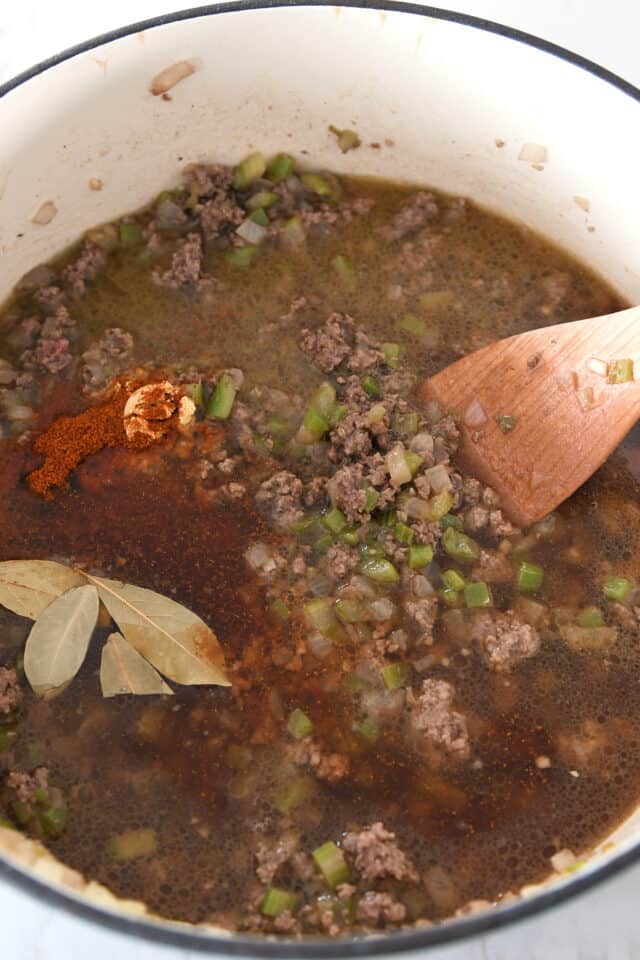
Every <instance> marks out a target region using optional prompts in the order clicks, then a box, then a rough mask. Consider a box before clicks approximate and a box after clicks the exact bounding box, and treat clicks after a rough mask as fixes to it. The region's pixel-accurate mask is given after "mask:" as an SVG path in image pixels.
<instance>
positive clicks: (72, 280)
mask: <svg viewBox="0 0 640 960" xmlns="http://www.w3.org/2000/svg"><path fill="white" fill-rule="evenodd" d="M105 263H106V257H105V254H104V251H103V250H102V249H101V248H100V247H98V246H97V245H96V244H95V243H91V242H89V241H87V242H86V243H85V244H84V246H83V247H82V250H81V251H80V255H79V256H78V259H77V260H74V262H73V263H70V264H68V266H66V267H65V268H64V270H63V271H62V278H63V280H64V282H65V285H66V286H67V288H68V289H69V290H70V292H71V294H72V295H73V296H74V297H81V296H83V294H85V293H86V292H87V283H90V282H91V281H93V280H95V278H96V277H97V276H98V274H99V273H100V271H101V270H102V268H103V267H104V265H105Z"/></svg>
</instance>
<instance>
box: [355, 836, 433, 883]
mask: <svg viewBox="0 0 640 960" xmlns="http://www.w3.org/2000/svg"><path fill="white" fill-rule="evenodd" d="M342 846H343V848H344V849H345V850H346V852H347V853H348V854H350V856H351V857H353V861H354V864H355V868H356V870H357V871H358V873H359V874H360V876H361V878H362V879H363V880H378V879H381V878H382V877H393V878H394V879H395V880H399V881H401V882H411V883H416V882H417V881H418V871H417V870H416V868H415V867H414V866H413V864H412V863H411V861H410V860H409V858H408V857H407V856H406V854H405V853H403V851H402V850H401V849H400V847H399V846H398V845H397V843H396V835H395V833H393V832H392V831H391V830H386V829H385V827H384V825H383V824H382V823H380V822H379V821H377V822H376V823H372V824H371V826H370V827H365V829H364V830H359V831H351V832H349V833H347V834H345V837H344V840H343V841H342Z"/></svg>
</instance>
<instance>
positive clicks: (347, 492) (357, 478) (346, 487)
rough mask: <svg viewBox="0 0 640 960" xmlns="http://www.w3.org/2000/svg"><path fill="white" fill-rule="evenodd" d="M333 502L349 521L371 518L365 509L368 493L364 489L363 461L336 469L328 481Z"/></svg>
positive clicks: (328, 488)
mask: <svg viewBox="0 0 640 960" xmlns="http://www.w3.org/2000/svg"><path fill="white" fill-rule="evenodd" d="M327 491H328V493H329V496H330V497H331V500H332V502H333V504H334V505H335V506H336V507H338V509H339V510H342V512H343V513H344V515H345V516H346V518H347V520H348V521H349V523H352V524H353V523H355V524H358V523H364V522H365V521H366V520H368V519H369V514H368V513H367V511H366V510H365V504H366V502H367V493H366V490H365V489H364V470H363V468H362V464H361V463H353V464H349V465H347V466H344V467H341V468H340V469H339V470H336V472H335V473H334V475H333V476H332V477H331V479H330V480H329V482H328V483H327Z"/></svg>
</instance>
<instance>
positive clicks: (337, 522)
mask: <svg viewBox="0 0 640 960" xmlns="http://www.w3.org/2000/svg"><path fill="white" fill-rule="evenodd" d="M322 523H323V524H324V525H325V527H326V528H327V530H329V531H330V532H331V533H334V534H335V535H336V536H337V535H338V534H339V533H341V532H342V531H343V530H344V528H345V527H346V525H347V518H346V517H345V515H344V513H343V512H342V510H338V508H337V507H331V509H330V510H328V511H327V512H326V513H325V515H324V516H323V518H322Z"/></svg>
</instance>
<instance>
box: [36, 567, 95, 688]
mask: <svg viewBox="0 0 640 960" xmlns="http://www.w3.org/2000/svg"><path fill="white" fill-rule="evenodd" d="M98 608H99V600H98V591H97V590H96V588H95V586H93V585H91V584H85V585H84V586H81V587H73V588H72V589H71V590H68V591H67V592H66V593H63V594H62V596H61V597H58V598H57V599H56V600H53V602H52V603H50V604H49V606H48V607H47V608H46V609H45V611H44V613H42V615H41V616H40V617H39V618H38V620H36V622H35V623H34V625H33V627H32V628H31V633H30V634H29V636H28V637H27V643H26V646H25V650H24V672H25V674H26V677H27V680H28V681H29V683H30V684H31V686H32V688H33V690H34V692H35V693H37V694H38V696H41V697H45V698H46V699H50V698H52V697H55V696H57V695H58V694H59V693H61V692H62V691H63V690H64V688H65V687H66V686H67V685H68V684H69V683H70V682H71V681H72V680H73V678H74V677H75V675H76V673H77V672H78V670H79V669H80V667H81V666H82V664H83V662H84V658H85V656H86V653H87V648H88V646H89V641H90V639H91V634H92V633H93V631H94V629H95V626H96V623H97V620H98Z"/></svg>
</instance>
